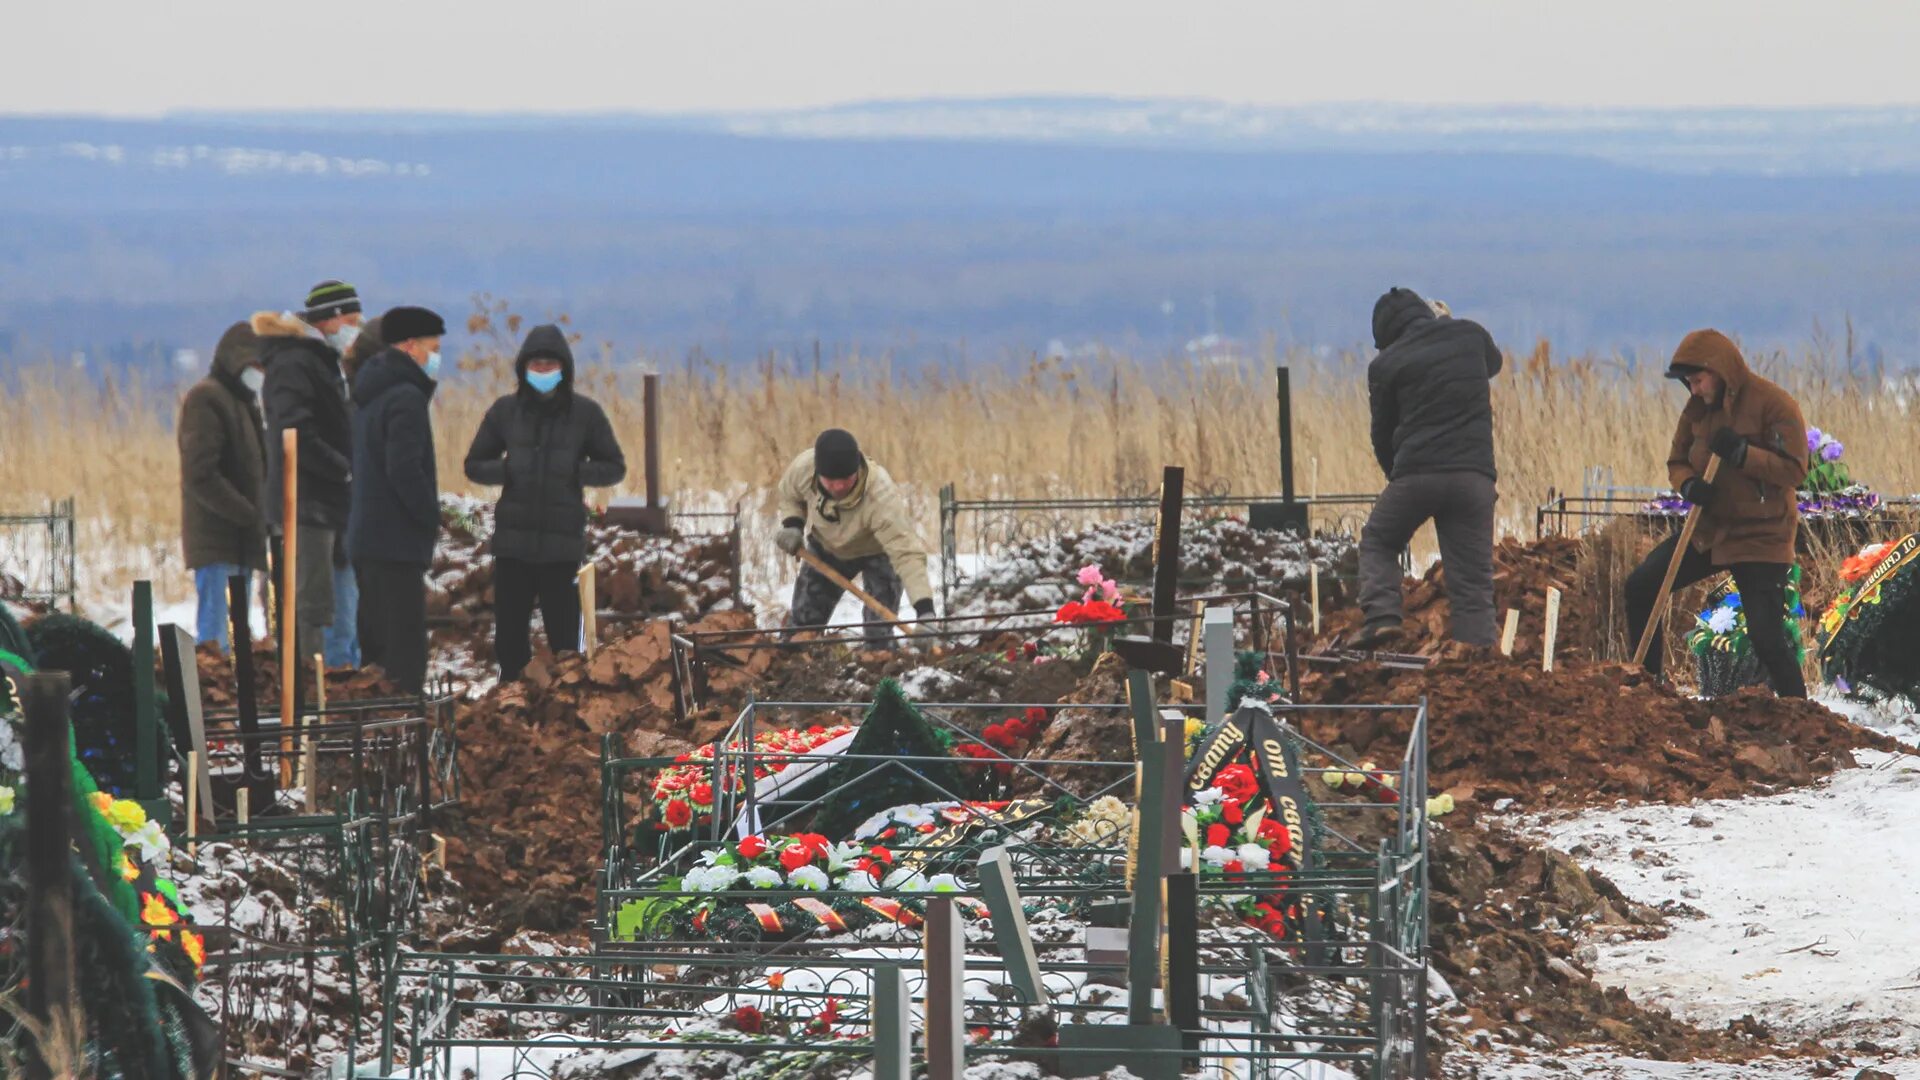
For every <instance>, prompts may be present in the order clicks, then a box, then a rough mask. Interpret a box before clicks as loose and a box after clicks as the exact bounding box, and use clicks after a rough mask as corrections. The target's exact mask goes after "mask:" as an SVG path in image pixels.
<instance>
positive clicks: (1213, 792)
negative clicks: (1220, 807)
mask: <svg viewBox="0 0 1920 1080" xmlns="http://www.w3.org/2000/svg"><path fill="white" fill-rule="evenodd" d="M1226 795H1227V793H1226V792H1224V791H1221V790H1220V789H1219V788H1217V787H1210V788H1202V789H1201V790H1199V791H1196V792H1194V793H1193V802H1194V805H1195V806H1212V805H1213V804H1214V803H1217V802H1219V801H1220V800H1221V799H1224V798H1226Z"/></svg>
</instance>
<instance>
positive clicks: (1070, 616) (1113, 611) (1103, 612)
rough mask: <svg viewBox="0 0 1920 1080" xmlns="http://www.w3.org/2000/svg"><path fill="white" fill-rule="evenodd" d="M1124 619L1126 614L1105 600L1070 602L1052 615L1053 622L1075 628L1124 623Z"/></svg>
mask: <svg viewBox="0 0 1920 1080" xmlns="http://www.w3.org/2000/svg"><path fill="white" fill-rule="evenodd" d="M1126 619H1127V613H1126V612H1124V611H1122V610H1120V609H1119V608H1117V607H1115V606H1113V605H1112V604H1109V603H1107V602H1106V601H1105V600H1088V601H1086V602H1085V603H1082V602H1080V601H1078V600H1070V601H1068V602H1067V603H1064V604H1062V605H1060V610H1059V611H1056V612H1054V613H1053V621H1054V622H1058V623H1069V624H1072V625H1075V626H1104V625H1106V624H1108V623H1117V622H1125V621H1126Z"/></svg>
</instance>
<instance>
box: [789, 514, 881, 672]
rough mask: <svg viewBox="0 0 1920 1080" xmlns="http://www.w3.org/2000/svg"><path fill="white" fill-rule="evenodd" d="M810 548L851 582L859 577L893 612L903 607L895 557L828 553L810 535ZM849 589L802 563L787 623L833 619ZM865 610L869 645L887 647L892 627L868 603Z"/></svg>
mask: <svg viewBox="0 0 1920 1080" xmlns="http://www.w3.org/2000/svg"><path fill="white" fill-rule="evenodd" d="M808 547H810V548H811V549H812V550H813V553H814V554H815V555H818V556H820V560H821V561H822V562H824V563H826V564H827V565H828V566H831V567H833V568H834V569H835V570H836V571H838V572H839V574H840V576H841V577H843V578H846V579H847V580H848V581H852V580H854V579H855V578H856V577H857V578H859V579H860V585H861V587H862V588H864V589H866V590H867V594H868V595H869V596H872V597H873V598H874V599H875V600H878V601H880V602H881V603H882V604H885V605H886V606H887V608H888V609H890V610H893V611H898V610H900V594H901V592H902V591H903V590H904V586H902V585H901V584H900V575H899V574H897V573H895V572H894V569H893V560H891V559H889V558H887V557H886V556H885V555H869V556H867V557H866V558H864V559H843V558H841V557H839V556H838V555H833V554H830V553H828V551H827V549H826V548H823V547H821V546H820V541H818V540H815V539H811V538H809V540H808ZM846 594H847V590H845V589H843V588H841V587H840V586H838V585H835V584H834V583H833V582H831V581H828V580H827V579H826V576H825V575H823V574H822V573H820V571H818V570H815V569H814V568H813V567H811V566H808V565H807V564H806V563H801V564H800V576H799V577H796V578H794V579H793V602H792V603H791V604H789V605H788V607H787V625H788V626H825V625H827V624H828V623H829V622H831V621H833V609H834V608H836V607H839V606H840V598H841V597H843V596H845V595H846ZM860 610H861V611H862V612H865V614H866V617H867V621H866V630H865V636H866V639H867V644H869V645H876V646H886V645H890V644H892V642H893V628H892V627H890V626H888V625H887V624H886V623H883V622H880V621H879V616H877V615H875V614H873V613H872V612H870V611H867V608H866V605H864V604H862V605H861V607H860Z"/></svg>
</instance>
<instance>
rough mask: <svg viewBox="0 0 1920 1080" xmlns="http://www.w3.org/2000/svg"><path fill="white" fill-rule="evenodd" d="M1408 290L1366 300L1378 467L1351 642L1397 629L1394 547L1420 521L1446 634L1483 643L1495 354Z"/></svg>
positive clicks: (1488, 343)
mask: <svg viewBox="0 0 1920 1080" xmlns="http://www.w3.org/2000/svg"><path fill="white" fill-rule="evenodd" d="M1445 311H1446V309H1445V307H1444V306H1441V305H1437V304H1429V303H1428V302H1427V301H1425V300H1423V299H1421V298H1420V295H1419V294H1418V293H1415V292H1414V291H1413V290H1412V289H1393V290H1392V291H1390V292H1388V293H1387V294H1386V295H1385V296H1382V297H1381V298H1380V300H1379V302H1378V303H1376V304H1374V306H1373V343H1374V347H1375V348H1377V349H1379V350H1380V354H1379V355H1378V356H1376V357H1375V358H1374V361H1373V363H1372V364H1370V365H1368V367H1367V396H1368V400H1369V403H1370V404H1371V406H1372V410H1373V456H1374V458H1375V460H1377V461H1379V463H1380V469H1381V471H1382V472H1384V473H1386V474H1387V486H1386V488H1385V490H1383V491H1382V492H1381V493H1380V498H1379V500H1378V501H1377V502H1375V503H1374V507H1373V513H1372V515H1371V516H1370V517H1368V519H1367V525H1366V528H1365V529H1364V530H1362V532H1361V534H1360V607H1361V609H1362V610H1363V611H1364V612H1365V613H1366V627H1365V629H1364V630H1362V631H1361V634H1360V636H1359V638H1357V639H1356V640H1355V641H1354V645H1355V646H1356V647H1358V648H1365V649H1380V648H1384V647H1387V646H1390V645H1392V644H1393V643H1394V641H1395V640H1396V639H1397V638H1398V637H1399V635H1400V621H1401V615H1402V610H1401V603H1402V597H1401V595H1400V553H1401V552H1402V551H1404V550H1405V549H1406V546H1407V543H1408V541H1410V540H1412V539H1413V533H1414V530H1416V529H1418V528H1419V527H1420V526H1421V525H1423V524H1425V523H1426V522H1428V521H1432V522H1433V523H1434V531H1435V532H1437V533H1438V534H1439V537H1440V562H1441V564H1442V566H1443V567H1445V570H1446V584H1447V601H1448V605H1449V607H1451V609H1452V613H1453V624H1452V628H1451V630H1452V634H1453V637H1454V639H1455V640H1458V641H1462V642H1465V643H1467V644H1469V645H1492V644H1493V640H1494V617H1493V508H1494V502H1495V492H1494V481H1495V480H1496V479H1497V475H1496V473H1495V471H1494V467H1493V393H1492V387H1491V385H1490V384H1491V381H1492V379H1493V377H1494V376H1495V375H1498V374H1499V373H1500V366H1501V356H1500V349H1499V347H1498V346H1496V345H1494V343H1493V337H1492V336H1491V335H1489V334H1488V333H1487V331H1486V330H1485V329H1484V328H1482V327H1481V326H1480V324H1479V323H1476V322H1472V321H1471V320H1468V319H1456V318H1453V317H1452V316H1451V315H1450V314H1445V313H1444V312H1445Z"/></svg>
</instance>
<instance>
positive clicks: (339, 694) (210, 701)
mask: <svg viewBox="0 0 1920 1080" xmlns="http://www.w3.org/2000/svg"><path fill="white" fill-rule="evenodd" d="M194 660H195V662H196V664H197V666H198V667H199V669H200V701H201V705H202V706H203V707H204V708H206V709H208V710H210V711H211V710H218V709H232V708H233V707H234V706H235V705H237V704H238V703H239V700H240V697H239V691H240V684H239V678H238V676H237V675H235V673H234V662H233V657H231V656H228V655H225V654H222V653H221V652H220V651H218V650H217V649H215V648H214V647H213V646H211V645H203V646H201V647H200V648H198V649H197V650H195V652H194ZM154 670H155V671H156V672H157V673H158V674H159V677H160V678H161V680H163V681H162V682H161V685H162V686H165V685H166V684H165V682H164V680H165V678H166V667H165V664H164V662H163V661H161V660H160V659H159V658H158V657H156V658H155V661H154ZM301 674H302V675H303V676H307V677H306V678H304V679H303V680H302V682H301V684H300V690H301V693H302V694H303V695H304V696H305V698H306V700H307V701H308V702H311V701H312V700H313V689H312V686H313V680H312V678H311V673H310V672H304V671H303V672H302V673H301ZM253 678H254V687H255V689H254V698H255V700H256V701H258V702H259V706H260V710H261V715H263V716H278V715H279V714H280V654H279V650H277V649H274V648H272V647H269V646H265V645H257V646H255V647H254V650H253ZM402 696H404V695H402V694H401V693H400V691H399V690H397V689H395V688H394V686H393V684H392V683H390V682H388V681H387V680H386V678H385V677H384V676H382V675H381V674H380V671H379V669H377V668H368V669H364V670H361V671H346V670H339V671H329V672H327V700H328V701H329V702H334V701H365V700H369V699H373V698H391V697H402Z"/></svg>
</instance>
